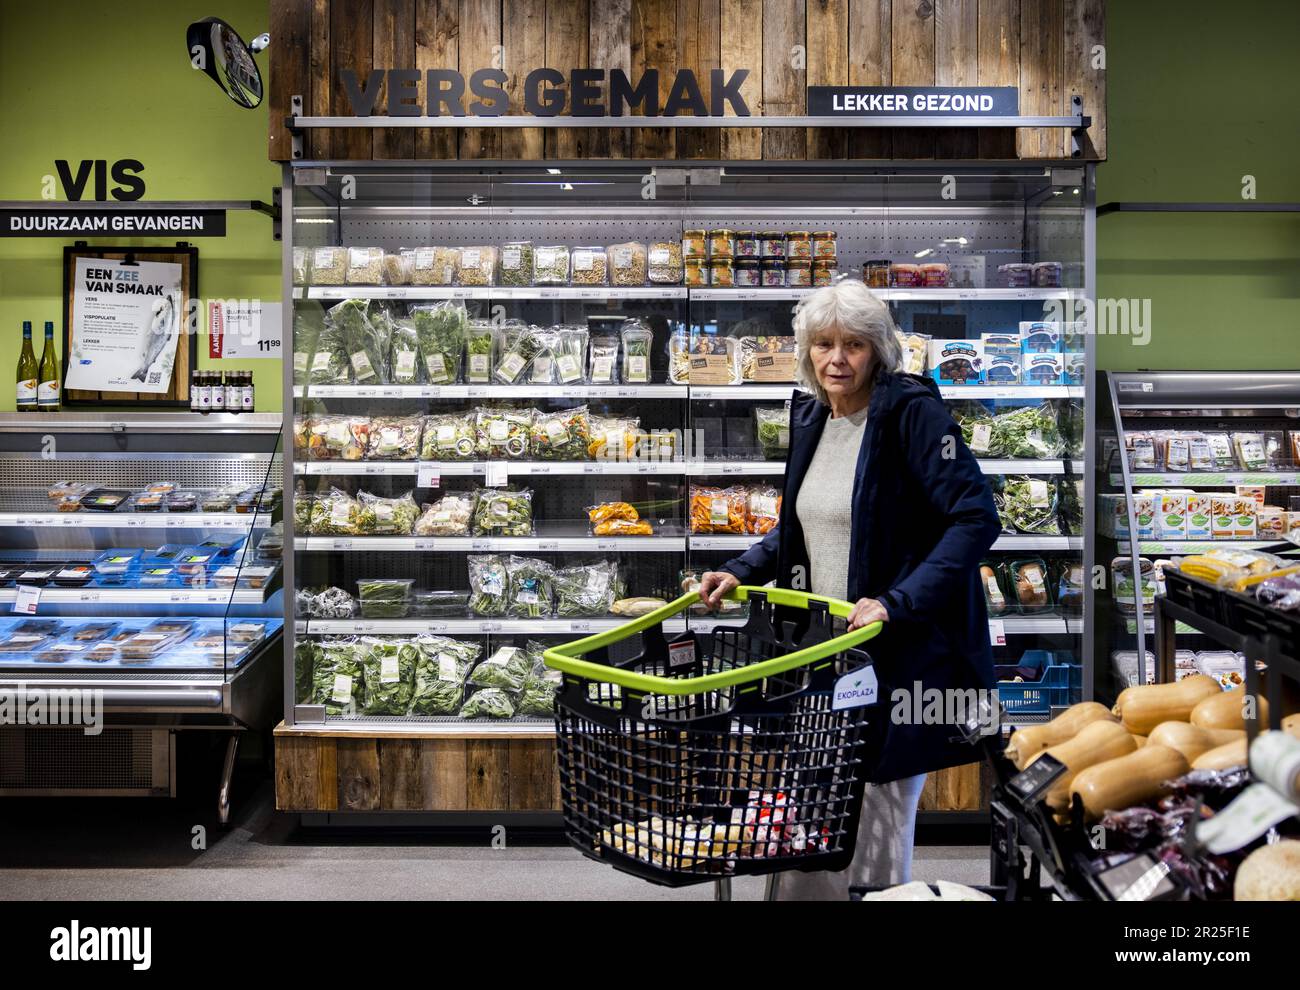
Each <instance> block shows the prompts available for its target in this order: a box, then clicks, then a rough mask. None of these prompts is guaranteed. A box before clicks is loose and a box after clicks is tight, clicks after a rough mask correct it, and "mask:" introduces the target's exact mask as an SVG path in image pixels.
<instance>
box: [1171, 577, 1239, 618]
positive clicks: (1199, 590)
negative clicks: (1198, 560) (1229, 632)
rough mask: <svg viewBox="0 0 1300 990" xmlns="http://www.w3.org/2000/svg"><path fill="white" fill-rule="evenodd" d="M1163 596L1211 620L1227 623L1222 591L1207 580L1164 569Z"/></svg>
mask: <svg viewBox="0 0 1300 990" xmlns="http://www.w3.org/2000/svg"><path fill="white" fill-rule="evenodd" d="M1165 597H1166V598H1167V599H1169V601H1171V602H1173V603H1174V604H1175V605H1181V606H1182V607H1183V608H1186V609H1191V610H1192V611H1193V612H1195V613H1196V614H1197V615H1203V616H1205V618H1207V619H1209V620H1210V621H1211V622H1218V623H1221V624H1223V625H1225V626H1226V625H1229V623H1228V619H1227V616H1226V615H1225V614H1224V600H1223V593H1222V592H1221V591H1220V590H1219V589H1218V588H1216V587H1215V586H1214V585H1212V584H1210V583H1209V582H1207V581H1201V580H1199V579H1197V578H1193V577H1188V576H1187V575H1186V574H1184V573H1182V571H1177V570H1174V569H1173V568H1167V569H1166V570H1165Z"/></svg>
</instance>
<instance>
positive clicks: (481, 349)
mask: <svg viewBox="0 0 1300 990" xmlns="http://www.w3.org/2000/svg"><path fill="white" fill-rule="evenodd" d="M496 340H497V331H496V327H494V326H493V325H492V324H490V323H472V324H470V326H469V327H468V328H467V329H466V331H465V355H466V356H465V380H466V381H467V382H469V383H470V384H471V385H483V384H486V383H488V382H490V381H491V380H492V365H493V359H494V356H495V354H496Z"/></svg>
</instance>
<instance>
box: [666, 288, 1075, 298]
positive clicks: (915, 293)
mask: <svg viewBox="0 0 1300 990" xmlns="http://www.w3.org/2000/svg"><path fill="white" fill-rule="evenodd" d="M815 291H816V289H814V288H797V287H789V286H786V287H783V288H754V289H722V288H719V289H696V288H692V289H691V290H690V298H691V299H693V300H702V301H710V302H744V301H753V300H771V301H775V302H780V301H782V300H786V299H788V300H796V299H802V298H803V297H804V296H806V295H809V294H810V293H812V292H815ZM872 292H873V294H874V295H876V296H877V297H879V298H881V299H885V300H889V301H891V302H939V301H950V302H1016V301H1033V300H1046V299H1070V298H1071V297H1072V296H1075V295H1078V294H1080V293H1081V292H1082V290H1081V289H1001V288H993V289H872Z"/></svg>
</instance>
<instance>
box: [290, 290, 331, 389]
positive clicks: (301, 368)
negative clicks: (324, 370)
mask: <svg viewBox="0 0 1300 990" xmlns="http://www.w3.org/2000/svg"><path fill="white" fill-rule="evenodd" d="M322 329H324V327H323V325H322V318H321V313H320V311H319V310H317V309H316V308H315V307H312V308H311V309H297V310H294V314H293V383H294V384H295V385H306V384H307V383H308V376H309V373H310V371H311V367H312V359H313V358H314V357H315V356H316V346H317V343H318V342H319V340H320V335H321V330H322ZM325 360H326V362H328V360H329V355H328V354H326V356H325Z"/></svg>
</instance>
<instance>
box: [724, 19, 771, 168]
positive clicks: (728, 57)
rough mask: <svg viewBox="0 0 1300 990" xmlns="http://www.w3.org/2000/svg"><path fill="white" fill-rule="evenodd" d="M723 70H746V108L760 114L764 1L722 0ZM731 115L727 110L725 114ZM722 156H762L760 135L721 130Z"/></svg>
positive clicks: (742, 88)
mask: <svg viewBox="0 0 1300 990" xmlns="http://www.w3.org/2000/svg"><path fill="white" fill-rule="evenodd" d="M720 34H721V50H722V71H724V72H726V73H731V72H734V71H735V70H736V69H748V70H749V75H748V77H746V79H745V81H744V82H743V83H741V85H740V93H741V96H743V97H744V98H745V105H746V106H748V107H749V112H750V113H751V114H753V115H755V116H760V115H762V113H763V0H722V30H721V32H720ZM728 114H730V111H728ZM720 137H721V141H722V148H721V150H722V157H723V158H724V159H726V160H728V161H731V160H737V159H745V158H762V157H763V132H762V131H761V130H759V129H758V128H755V127H724V128H722V133H721V135H720Z"/></svg>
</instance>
